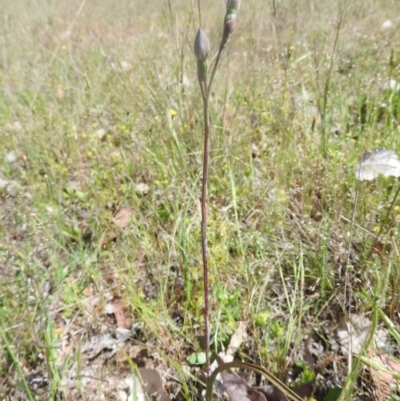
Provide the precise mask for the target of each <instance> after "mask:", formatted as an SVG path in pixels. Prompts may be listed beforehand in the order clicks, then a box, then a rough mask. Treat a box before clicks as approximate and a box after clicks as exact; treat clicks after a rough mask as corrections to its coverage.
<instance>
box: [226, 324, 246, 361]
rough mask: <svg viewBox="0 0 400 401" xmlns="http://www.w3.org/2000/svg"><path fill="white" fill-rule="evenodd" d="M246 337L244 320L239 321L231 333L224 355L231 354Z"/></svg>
mask: <svg viewBox="0 0 400 401" xmlns="http://www.w3.org/2000/svg"><path fill="white" fill-rule="evenodd" d="M246 339H247V330H246V324H245V323H244V322H239V325H238V328H237V329H236V331H235V332H234V333H233V335H232V337H231V341H230V342H229V346H228V349H227V350H226V355H233V354H234V353H235V352H236V351H237V350H238V349H239V347H240V346H241V345H242V343H243V342H244V341H245V340H246Z"/></svg>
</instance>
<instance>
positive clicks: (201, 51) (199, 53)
mask: <svg viewBox="0 0 400 401" xmlns="http://www.w3.org/2000/svg"><path fill="white" fill-rule="evenodd" d="M193 49H194V55H195V56H196V58H197V60H198V61H205V60H206V59H207V57H208V55H209V54H210V42H209V41H208V37H207V34H206V33H205V31H204V30H203V29H202V28H199V30H198V31H197V35H196V39H195V40H194V46H193Z"/></svg>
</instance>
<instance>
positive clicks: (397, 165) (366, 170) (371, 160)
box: [356, 149, 400, 181]
mask: <svg viewBox="0 0 400 401" xmlns="http://www.w3.org/2000/svg"><path fill="white" fill-rule="evenodd" d="M379 175H384V176H392V177H400V160H399V158H398V157H397V155H396V153H395V152H393V150H387V149H375V150H372V151H370V152H365V153H364V155H363V157H362V161H361V163H360V164H359V166H358V167H357V174H356V178H357V179H358V180H361V181H362V180H367V181H371V180H373V179H374V178H376V177H378V176H379Z"/></svg>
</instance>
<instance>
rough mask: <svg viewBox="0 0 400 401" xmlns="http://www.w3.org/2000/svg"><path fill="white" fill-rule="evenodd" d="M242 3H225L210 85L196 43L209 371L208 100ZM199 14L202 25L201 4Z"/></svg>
mask: <svg viewBox="0 0 400 401" xmlns="http://www.w3.org/2000/svg"><path fill="white" fill-rule="evenodd" d="M240 3H241V0H228V1H227V3H226V14H225V18H224V28H223V33H222V39H221V43H220V45H219V49H218V54H217V58H216V60H215V63H214V67H213V69H212V73H211V77H210V80H209V82H208V83H207V72H208V62H207V58H208V55H209V54H210V42H209V40H208V37H207V34H206V32H205V31H204V29H203V28H201V27H200V28H199V29H198V31H197V35H196V39H195V41H194V47H193V48H194V54H195V56H196V59H197V78H198V80H199V85H200V90H201V95H202V99H203V115H204V155H203V179H202V184H201V245H202V258H203V280H204V322H205V350H206V370H207V372H209V369H210V310H209V309H210V308H209V291H208V290H209V284H208V258H207V178H208V164H209V155H210V135H211V129H210V110H209V100H210V93H211V87H212V84H213V81H214V78H215V73H216V72H217V68H218V65H219V62H220V59H221V55H222V53H223V51H224V49H225V47H226V45H227V44H228V42H229V40H230V37H231V34H232V32H233V29H234V27H235V23H236V13H237V11H238V10H239V8H240ZM198 6H199V14H200V21H201V9H200V0H198Z"/></svg>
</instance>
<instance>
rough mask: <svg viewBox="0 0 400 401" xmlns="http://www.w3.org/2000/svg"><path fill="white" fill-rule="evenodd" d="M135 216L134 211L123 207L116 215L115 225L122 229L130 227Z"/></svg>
mask: <svg viewBox="0 0 400 401" xmlns="http://www.w3.org/2000/svg"><path fill="white" fill-rule="evenodd" d="M132 215H133V209H132V208H130V207H123V208H122V209H120V210H119V211H118V212H117V214H116V215H115V217H114V218H115V223H116V224H117V225H118V226H119V227H121V228H125V227H127V226H128V224H129V221H130V219H131V217H132Z"/></svg>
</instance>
